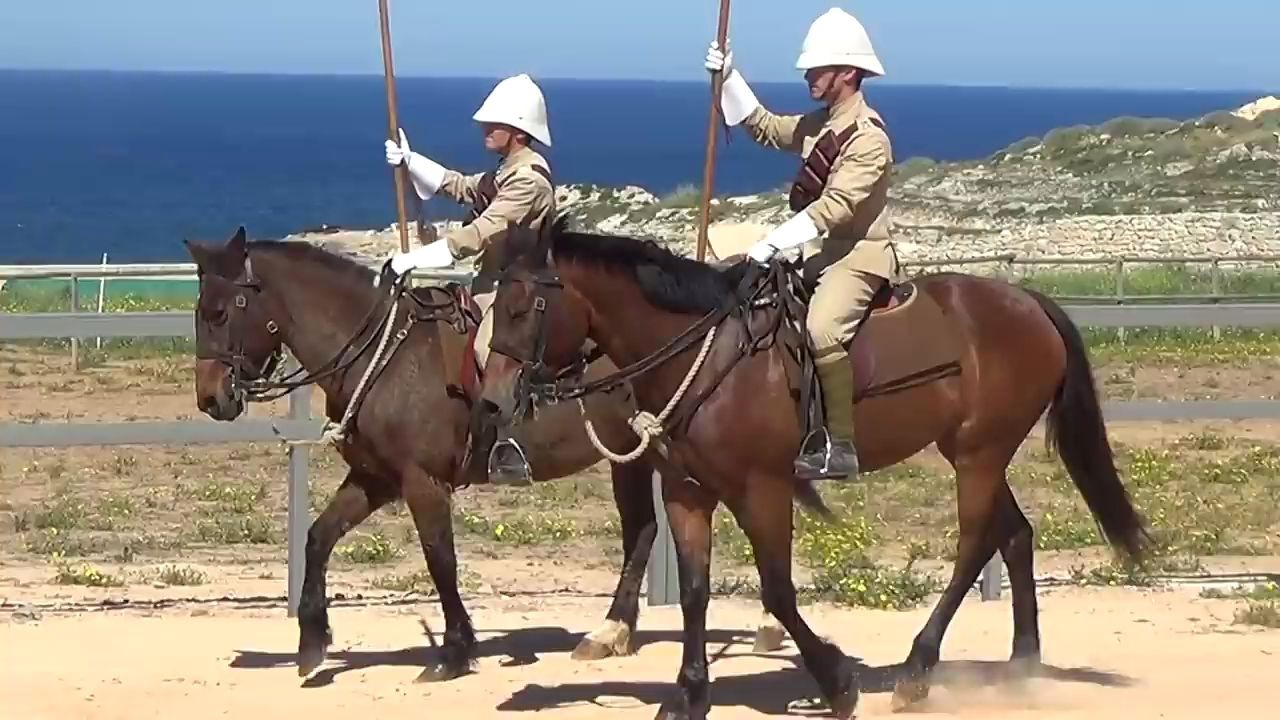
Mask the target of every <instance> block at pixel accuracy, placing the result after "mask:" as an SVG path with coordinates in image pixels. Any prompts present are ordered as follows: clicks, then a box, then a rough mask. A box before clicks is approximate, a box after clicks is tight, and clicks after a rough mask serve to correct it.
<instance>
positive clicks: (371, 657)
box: [0, 588, 1280, 720]
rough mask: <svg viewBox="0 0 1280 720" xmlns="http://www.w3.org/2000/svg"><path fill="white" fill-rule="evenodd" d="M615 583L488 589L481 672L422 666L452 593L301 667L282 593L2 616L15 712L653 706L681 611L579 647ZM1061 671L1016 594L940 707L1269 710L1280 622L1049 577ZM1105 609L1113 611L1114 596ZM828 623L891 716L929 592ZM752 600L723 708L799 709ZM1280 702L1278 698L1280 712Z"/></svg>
mask: <svg viewBox="0 0 1280 720" xmlns="http://www.w3.org/2000/svg"><path fill="white" fill-rule="evenodd" d="M606 605H607V600H606V599H604V598H590V599H582V598H575V597H564V596H540V597H527V598H506V597H493V596H490V597H472V598H471V602H470V608H471V611H472V613H473V616H474V619H475V621H476V624H477V629H479V630H480V631H481V639H482V644H481V650H480V658H479V659H478V661H477V663H476V672H475V673H473V674H472V675H470V676H467V677H463V678H461V679H458V680H455V681H453V682H451V683H448V684H445V685H426V684H417V683H415V682H414V679H415V677H416V675H417V673H418V667H419V666H420V665H421V664H422V663H423V661H424V658H426V657H428V653H429V652H430V650H429V649H428V643H427V640H426V638H425V636H424V634H423V633H422V631H421V629H420V627H419V624H418V618H417V616H418V615H419V613H421V614H422V616H424V617H426V618H428V619H429V620H430V621H432V622H433V623H434V624H435V625H436V627H439V625H440V622H441V620H440V618H439V614H438V612H437V609H436V608H434V607H431V606H423V605H418V604H411V605H406V606H403V607H376V606H375V607H338V608H335V609H334V610H332V611H331V621H332V623H333V626H334V631H335V634H336V638H335V640H336V644H335V647H334V651H333V652H332V653H331V657H330V660H329V662H328V663H327V664H326V665H325V666H324V667H323V668H322V669H321V670H320V671H319V672H317V673H316V674H315V675H314V676H313V677H312V678H311V679H309V680H307V681H301V680H300V679H299V678H298V677H297V673H296V670H295V668H294V666H293V655H292V651H293V648H294V647H295V644H296V635H295V632H296V631H295V626H294V624H293V623H292V622H291V621H289V620H287V619H286V618H285V616H284V612H283V610H282V609H281V608H279V607H270V608H253V609H247V608H237V607H232V606H227V605H213V606H208V605H200V604H193V605H179V606H176V607H172V608H168V609H164V610H154V611H152V610H113V611H105V612H104V611H98V612H73V613H46V614H43V615H41V616H40V617H38V618H37V619H33V618H31V617H30V616H26V617H13V616H12V615H10V617H8V618H6V621H5V622H4V623H3V624H0V657H2V658H3V662H4V667H5V668H6V672H5V673H4V674H3V676H2V679H0V692H2V693H3V696H4V697H5V699H6V700H5V705H6V710H5V713H4V715H5V717H7V718H14V719H15V720H18V719H22V720H37V719H40V720H44V719H48V720H55V719H57V720H63V719H66V720H70V719H71V718H90V717H92V718H102V719H103V720H109V719H116V718H119V719H121V720H124V719H128V720H135V719H140V718H153V717H154V718H172V717H182V718H190V719H191V720H200V719H203V718H224V717H263V716H264V715H271V716H277V717H307V718H315V719H316V720H328V719H329V718H335V719H336V718H348V717H352V716H369V715H372V716H376V717H380V718H419V717H445V718H490V717H519V716H525V715H531V714H533V713H538V715H537V716H538V717H552V718H615V717H616V718H649V717H652V716H653V713H654V712H655V710H656V708H657V704H658V703H659V702H661V701H662V700H663V699H664V698H666V697H668V695H669V693H670V692H671V690H672V687H673V685H672V681H673V679H674V677H675V672H676V669H677V667H678V664H679V658H680V646H679V628H680V620H679V612H678V610H677V609H676V608H674V607H661V608H644V609H643V610H642V614H641V621H640V627H641V634H640V638H639V644H640V646H639V648H638V651H637V654H636V655H635V656H632V657H625V658H610V659H607V660H602V661H597V662H593V663H582V662H576V661H574V660H572V659H570V657H569V653H570V651H571V650H572V648H573V646H574V644H575V643H576V642H577V640H578V637H579V634H580V633H583V632H588V631H590V630H591V629H593V627H594V624H595V623H594V621H595V619H596V618H599V617H602V616H603V614H604V610H605V607H606ZM1040 607H1041V627H1042V632H1043V637H1044V660H1045V668H1044V672H1043V675H1042V677H1040V678H1037V679H1033V680H1030V681H1026V682H1023V683H1016V682H1012V681H1008V680H1006V679H1004V678H1002V665H1003V663H1001V662H997V661H999V660H1002V659H1003V658H1004V656H1005V654H1006V652H1007V647H1008V642H1009V633H1010V625H1009V608H1008V602H1007V595H1006V600H1005V601H1003V602H991V603H979V602H976V601H971V602H968V603H966V604H965V605H964V606H963V607H962V608H961V610H960V613H959V614H958V616H957V618H956V621H955V622H954V624H953V625H952V628H951V631H950V634H949V636H948V638H947V642H946V643H945V645H944V648H943V663H942V665H941V666H940V670H939V673H938V678H937V687H935V690H934V692H933V695H932V696H931V697H930V699H929V700H928V701H927V702H926V703H925V704H924V705H922V706H921V707H920V708H919V709H918V713H917V714H920V715H923V716H926V717H1002V718H1006V717H1007V718H1035V719H1037V720H1040V719H1045V720H1047V719H1049V718H1088V717H1093V718H1107V719H1110V718H1126V719H1127V718H1134V717H1141V718H1206V717H1215V718H1267V717H1274V715H1272V712H1273V711H1274V704H1273V703H1272V702H1271V700H1270V698H1269V695H1268V690H1267V688H1268V686H1269V683H1270V682H1274V679H1275V678H1276V677H1280V634H1278V633H1277V632H1276V631H1274V630H1269V631H1268V630H1241V629H1239V628H1238V627H1236V626H1233V625H1232V622H1231V615H1232V610H1231V603H1230V602H1229V601H1221V600H1203V599H1199V598H1197V596H1196V593H1195V592H1194V591H1190V590H1185V589H1183V590H1166V591H1145V590H1143V591H1140V590H1129V589H1094V588H1090V589H1080V588H1068V589H1049V590H1045V591H1043V592H1042V594H1041V605H1040ZM1103 609H1105V611H1103ZM805 614H806V616H807V617H808V618H809V620H810V622H811V623H812V624H813V625H814V626H815V628H817V629H818V631H819V632H820V633H822V634H824V635H828V636H830V637H832V638H833V639H835V640H836V641H837V642H838V643H839V644H840V645H841V647H843V648H844V649H845V651H846V652H847V653H849V654H850V655H852V656H855V657H860V658H862V660H863V662H865V663H866V664H867V665H868V670H867V671H866V674H865V677H864V678H863V684H864V695H863V698H862V701H861V703H860V706H859V713H858V715H859V717H876V716H885V715H889V714H891V712H890V708H889V703H890V694H889V692H887V690H888V687H886V683H885V680H884V678H885V677H886V675H887V672H888V670H887V669H886V666H888V665H891V664H892V663H894V662H898V661H900V660H901V659H902V657H903V655H904V654H905V652H906V650H907V649H908V647H909V642H910V639H911V637H912V635H913V634H914V633H915V632H916V631H917V630H918V629H919V627H920V625H921V623H922V622H923V621H924V619H925V617H926V615H927V610H924V609H921V610H917V611H912V612H905V613H901V612H877V611H870V610H849V609H836V608H833V607H830V606H826V605H817V606H810V607H808V608H807V609H806V610H805ZM755 619H756V608H755V606H754V604H753V603H751V602H749V601H746V600H743V599H733V598H716V599H715V600H713V602H712V604H711V609H710V614H709V620H708V628H709V633H710V637H711V640H710V642H709V643H708V648H707V650H708V655H709V657H710V658H711V659H712V665H711V673H712V677H713V685H712V696H713V701H714V703H715V706H714V708H713V710H712V713H711V716H712V717H716V718H756V717H780V716H786V715H788V714H789V713H788V711H787V704H788V702H789V701H792V700H795V699H797V698H801V697H803V696H804V695H805V694H806V693H808V692H810V691H811V690H812V689H813V685H812V681H811V680H810V679H809V677H808V676H807V675H806V674H805V673H804V672H803V671H802V670H800V669H798V665H797V662H798V654H797V653H796V651H795V648H794V645H793V644H791V643H790V642H788V643H787V645H786V646H785V647H784V649H783V650H781V651H779V652H777V653H771V654H768V655H756V654H753V653H752V652H751V635H750V632H749V629H750V628H752V627H753V623H754V621H755ZM1267 708H1272V709H1271V710H1268V709H1267Z"/></svg>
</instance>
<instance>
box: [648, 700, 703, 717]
mask: <svg viewBox="0 0 1280 720" xmlns="http://www.w3.org/2000/svg"><path fill="white" fill-rule="evenodd" d="M706 717H707V711H706V710H702V711H701V712H699V711H698V710H695V709H692V708H690V707H689V706H688V704H687V703H686V702H685V701H684V700H683V699H681V700H672V701H668V702H665V703H663V704H662V707H660V708H658V714H657V715H655V716H654V719H655V720H706Z"/></svg>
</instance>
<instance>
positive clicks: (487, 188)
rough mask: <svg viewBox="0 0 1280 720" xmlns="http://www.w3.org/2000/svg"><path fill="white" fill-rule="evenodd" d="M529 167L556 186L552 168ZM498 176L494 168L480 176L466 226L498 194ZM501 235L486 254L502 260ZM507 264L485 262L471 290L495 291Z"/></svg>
mask: <svg viewBox="0 0 1280 720" xmlns="http://www.w3.org/2000/svg"><path fill="white" fill-rule="evenodd" d="M528 167H530V168H532V169H533V171H534V172H536V173H538V174H539V175H541V176H542V177H544V178H546V179H547V182H549V183H551V186H552V187H553V188H554V187H555V181H554V180H552V179H551V171H550V170H548V169H547V168H545V167H543V166H541V165H529V166H528ZM496 178H497V173H496V172H495V171H493V170H490V171H489V172H487V173H485V174H484V175H482V176H481V177H480V182H479V183H478V184H477V186H476V198H475V200H474V201H472V203H471V209H470V210H469V211H468V212H467V219H466V220H463V221H462V224H463V225H464V226H466V225H470V224H471V223H473V222H475V221H476V219H477V218H479V217H480V216H481V215H482V214H484V211H485V209H487V208H488V207H489V205H490V204H491V203H493V199H494V198H496V197H497V196H498V183H497V180H496ZM501 237H502V236H498V237H497V238H494V241H493V243H492V245H491V246H490V247H488V248H486V249H485V255H486V256H489V254H490V253H492V254H493V255H495V256H498V259H499V260H500V261H502V260H504V258H502V257H501V256H503V255H505V254H506V253H505V248H503V247H502V244H503V243H502V241H501V239H500V238H501ZM493 245H497V246H498V247H494V246H493ZM505 264H506V263H505V261H502V262H497V263H494V262H490V261H486V262H485V263H483V265H484V267H483V268H479V269H478V270H477V272H476V275H475V277H474V278H472V280H471V292H472V293H473V294H477V295H479V294H484V293H491V292H493V291H494V289H495V288H496V287H497V284H498V273H499V272H501V270H500V268H502V267H504V266H505Z"/></svg>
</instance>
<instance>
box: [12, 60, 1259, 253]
mask: <svg viewBox="0 0 1280 720" xmlns="http://www.w3.org/2000/svg"><path fill="white" fill-rule="evenodd" d="M495 81H496V79H492V78H437V77H430V78H425V77H412V76H408V77H400V78H397V81H396V87H397V95H398V100H399V103H398V104H399V107H398V111H399V115H400V122H401V125H402V126H403V127H404V128H405V131H406V133H407V134H408V136H409V141H410V143H411V145H412V146H413V148H414V149H415V150H418V151H420V152H423V153H425V154H428V155H430V156H431V157H433V158H434V159H436V160H437V161H439V162H441V163H443V164H445V165H446V166H449V167H452V168H454V169H457V170H460V171H464V172H480V171H483V170H485V169H488V168H490V167H492V166H493V164H494V163H495V161H496V158H495V156H493V155H491V154H489V153H487V152H486V151H485V150H484V149H483V146H482V145H481V142H480V134H479V129H478V128H477V127H476V125H475V123H474V122H473V121H472V120H471V119H470V117H471V113H472V112H474V110H475V108H476V107H477V106H478V105H479V103H480V101H481V100H482V99H483V98H484V96H485V94H487V93H488V91H489V90H490V89H491V87H492V85H493V83H494V82H495ZM539 84H540V85H541V86H542V87H543V90H544V92H545V94H546V96H547V103H548V114H549V116H550V121H551V126H552V129H551V132H552V136H553V138H552V139H553V146H552V147H551V148H550V149H549V150H548V151H547V153H546V154H547V156H548V158H549V160H550V162H551V163H552V166H553V170H554V172H555V175H556V181H557V183H559V184H573V183H593V184H598V185H609V186H620V185H638V186H641V187H644V188H646V189H648V190H650V191H651V192H654V193H656V194H658V195H662V194H666V193H669V192H671V191H673V190H675V189H676V188H678V187H680V186H682V185H688V184H693V185H697V184H699V183H700V181H701V176H702V161H703V152H704V147H703V143H704V139H705V133H706V123H707V111H708V107H707V102H708V98H709V91H708V85H707V83H705V82H693V81H689V82H682V81H648V80H634V79H631V80H569V79H555V78H552V79H547V80H541V79H540V80H539ZM753 87H754V88H755V90H756V92H757V94H758V95H759V96H760V98H761V100H762V101H763V102H764V103H765V104H766V105H767V106H769V107H770V108H771V109H773V110H775V111H780V112H804V111H806V110H808V109H811V108H812V107H813V103H812V101H810V100H809V99H808V96H807V93H806V91H805V88H804V86H803V84H802V83H800V82H798V81H797V82H791V83H753ZM1264 94H1267V93H1266V92H1265V91H1251V90H1224V91H1199V90H1185V91H1184V90H1158V89H1152V90H1142V89H1134V90H1130V89H1088V88H1027V87H996V86H955V85H950V86H948V85H913V84H890V83H876V82H872V83H869V84H868V86H867V97H868V100H869V101H870V102H871V103H872V105H873V106H875V107H876V108H877V109H878V110H879V111H880V112H881V114H882V115H883V116H884V118H885V121H886V123H887V125H888V127H889V131H890V134H891V137H892V139H893V142H894V153H895V158H896V160H897V161H898V162H902V161H905V160H907V159H908V158H911V157H917V156H925V157H930V158H933V159H935V160H939V161H956V160H971V159H980V158H983V157H986V156H988V155H990V154H991V153H993V152H996V151H998V150H1000V149H1001V148H1003V147H1006V146H1008V145H1009V144H1011V143H1014V142H1017V141H1018V140H1021V139H1023V138H1025V137H1028V136H1041V135H1043V134H1044V133H1046V132H1048V131H1049V130H1051V129H1053V128H1056V127H1064V126H1070V125H1076V124H1097V123H1101V122H1104V121H1106V120H1109V119H1111V118H1113V117H1118V116H1122V115H1132V116H1142V117H1169V118H1174V119H1187V118H1192V117H1197V116H1200V115H1203V114H1206V113H1209V112H1213V111H1215V110H1229V109H1233V108H1235V107H1238V106H1240V105H1243V104H1245V103H1247V102H1250V101H1252V100H1254V99H1257V97H1259V96H1260V95H1264ZM0 97H2V98H4V104H5V108H6V112H5V113H3V114H0V158H3V160H0V263H3V264H13V263H71V262H83V263H96V262H99V261H100V260H101V258H102V254H103V253H107V254H108V256H109V258H110V260H111V262H164V261H182V260H185V259H186V253H185V251H184V250H183V247H182V243H181V241H182V240H183V239H184V238H195V239H222V238H225V237H226V236H227V235H228V234H229V233H230V232H231V231H232V230H233V229H234V228H235V227H236V226H237V225H240V224H243V225H245V226H246V228H248V230H249V232H250V235H251V236H253V237H257V238H270V237H281V236H283V235H286V234H289V233H291V232H296V231H299V230H301V229H304V228H307V227H314V226H317V225H320V224H329V225H339V226H343V227H353V228H359V227H385V226H387V225H389V224H391V223H392V222H394V221H395V202H394V190H393V187H394V186H393V184H392V179H391V172H390V168H388V167H387V165H386V163H385V161H384V159H383V157H382V155H383V152H382V142H383V139H384V138H385V135H386V127H387V118H386V104H385V97H384V88H383V79H382V77H381V76H380V75H302V74H270V75H268V74H240V73H213V72H210V73H205V72H188V71H172V72H170V71H165V72H135V71H111V70H86V71H67V70H2V69H0ZM718 160H719V162H718V165H717V171H716V181H715V192H716V194H717V195H740V194H748V193H751V192H758V191H761V190H767V189H771V188H778V187H781V186H782V185H783V184H784V183H786V182H787V181H788V180H789V178H790V177H791V176H792V175H793V174H794V170H795V165H796V162H797V159H796V158H794V157H792V156H788V155H786V154H783V153H780V152H776V151H769V150H766V149H763V148H759V147H757V146H755V144H754V143H752V142H751V141H750V140H749V139H748V138H747V137H745V136H744V135H743V134H742V133H741V132H740V131H735V132H733V133H732V138H731V140H730V141H729V142H728V143H726V142H725V138H724V136H723V135H722V136H721V138H720V147H719V153H718ZM426 212H427V214H428V217H429V218H432V219H441V218H456V217H460V216H461V209H460V208H458V207H457V206H455V205H453V204H451V203H449V202H447V201H443V200H439V199H437V200H433V201H432V202H430V203H428V204H427V206H426Z"/></svg>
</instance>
